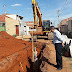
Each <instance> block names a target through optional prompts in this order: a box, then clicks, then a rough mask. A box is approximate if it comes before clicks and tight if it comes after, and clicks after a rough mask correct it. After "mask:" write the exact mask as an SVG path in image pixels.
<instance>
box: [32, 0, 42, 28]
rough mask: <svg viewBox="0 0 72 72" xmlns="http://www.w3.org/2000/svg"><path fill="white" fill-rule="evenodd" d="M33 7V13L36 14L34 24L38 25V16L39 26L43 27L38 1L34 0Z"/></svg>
mask: <svg viewBox="0 0 72 72" xmlns="http://www.w3.org/2000/svg"><path fill="white" fill-rule="evenodd" d="M32 8H33V15H34V24H35V25H37V26H38V21H37V17H38V18H39V27H42V13H41V11H40V8H39V6H38V3H37V2H36V1H35V0H32Z"/></svg>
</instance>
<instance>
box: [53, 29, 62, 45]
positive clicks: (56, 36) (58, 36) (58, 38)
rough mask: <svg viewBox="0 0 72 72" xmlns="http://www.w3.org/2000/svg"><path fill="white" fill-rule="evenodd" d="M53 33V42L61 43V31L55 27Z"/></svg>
mask: <svg viewBox="0 0 72 72" xmlns="http://www.w3.org/2000/svg"><path fill="white" fill-rule="evenodd" d="M53 33H54V39H53V42H54V44H55V43H62V42H63V39H62V37H61V33H60V32H59V31H58V30H56V29H55V31H54V32H53Z"/></svg>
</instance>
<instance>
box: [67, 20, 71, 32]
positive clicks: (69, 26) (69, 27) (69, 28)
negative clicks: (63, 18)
mask: <svg viewBox="0 0 72 72" xmlns="http://www.w3.org/2000/svg"><path fill="white" fill-rule="evenodd" d="M69 32H72V20H69V21H68V33H69Z"/></svg>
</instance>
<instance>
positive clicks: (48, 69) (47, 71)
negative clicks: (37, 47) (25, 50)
mask: <svg viewBox="0 0 72 72" xmlns="http://www.w3.org/2000/svg"><path fill="white" fill-rule="evenodd" d="M37 41H38V42H42V43H46V48H45V49H44V50H43V53H42V54H43V56H42V63H41V65H40V69H41V71H42V72H72V58H68V57H64V56H62V58H63V69H62V70H60V71H57V70H56V69H57V68H56V67H54V65H56V52H55V47H54V45H53V44H52V40H44V39H38V40H37Z"/></svg>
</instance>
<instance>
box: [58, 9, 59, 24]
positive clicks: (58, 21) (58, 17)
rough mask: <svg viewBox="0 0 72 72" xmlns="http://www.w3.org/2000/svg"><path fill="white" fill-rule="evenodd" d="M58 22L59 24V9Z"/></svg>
mask: <svg viewBox="0 0 72 72" xmlns="http://www.w3.org/2000/svg"><path fill="white" fill-rule="evenodd" d="M58 24H59V10H58Z"/></svg>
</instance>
